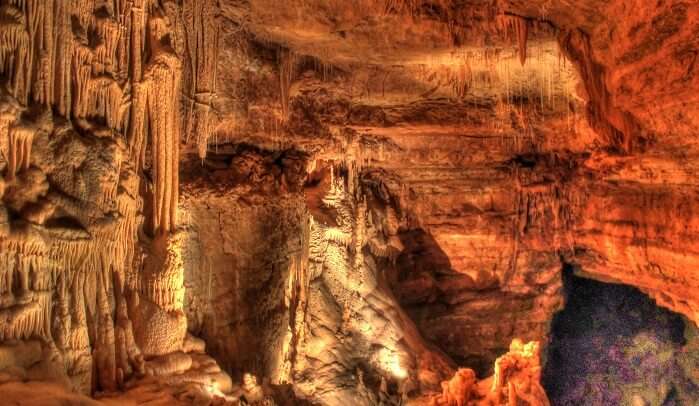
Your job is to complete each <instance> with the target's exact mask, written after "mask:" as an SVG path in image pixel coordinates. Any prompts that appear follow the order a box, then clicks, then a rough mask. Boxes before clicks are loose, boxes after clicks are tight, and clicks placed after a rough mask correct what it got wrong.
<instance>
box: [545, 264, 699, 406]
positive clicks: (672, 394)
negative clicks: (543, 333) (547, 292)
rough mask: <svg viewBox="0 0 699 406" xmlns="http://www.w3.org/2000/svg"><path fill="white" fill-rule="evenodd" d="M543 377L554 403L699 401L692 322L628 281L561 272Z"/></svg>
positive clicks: (698, 348)
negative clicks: (559, 306) (561, 296)
mask: <svg viewBox="0 0 699 406" xmlns="http://www.w3.org/2000/svg"><path fill="white" fill-rule="evenodd" d="M564 284H565V294H566V299H567V301H566V306H565V308H564V309H563V310H562V311H560V312H559V313H558V314H557V315H556V316H555V317H554V320H553V323H552V328H551V342H550V344H549V347H548V350H547V362H546V365H545V367H544V370H543V376H542V383H543V386H544V388H545V389H546V392H547V393H548V395H549V397H550V399H551V402H552V404H553V405H633V406H637V405H639V406H641V405H659V406H660V405H663V406H665V405H667V406H669V405H695V404H699V373H697V371H699V369H698V367H699V337H697V329H696V326H694V325H693V324H692V323H691V322H689V321H685V319H684V318H683V317H682V316H681V315H679V314H677V313H673V312H671V311H669V310H666V309H664V308H661V307H658V306H657V305H656V303H655V302H654V301H653V300H652V299H650V298H649V297H648V296H646V295H645V294H644V293H642V292H641V291H640V290H638V289H636V288H633V287H630V286H626V285H617V284H610V283H603V282H598V281H595V280H590V279H586V278H582V277H579V276H577V275H576V273H575V270H574V269H573V268H572V267H567V269H565V270H564Z"/></svg>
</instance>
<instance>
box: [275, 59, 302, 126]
mask: <svg viewBox="0 0 699 406" xmlns="http://www.w3.org/2000/svg"><path fill="white" fill-rule="evenodd" d="M298 60H299V57H298V55H297V54H296V53H295V52H293V51H291V50H288V49H281V50H279V94H280V98H281V106H282V116H283V118H284V119H285V120H286V119H287V118H288V117H289V97H290V92H291V84H292V82H293V80H294V77H295V76H296V69H297V66H296V65H297V64H298Z"/></svg>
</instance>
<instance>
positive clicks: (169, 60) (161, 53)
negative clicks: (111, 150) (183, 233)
mask: <svg viewBox="0 0 699 406" xmlns="http://www.w3.org/2000/svg"><path fill="white" fill-rule="evenodd" d="M148 32H149V33H150V37H149V41H148V46H149V49H150V52H151V55H150V59H149V60H148V61H147V63H146V64H145V65H144V67H143V72H142V73H143V77H142V80H141V81H140V82H138V83H135V84H134V88H133V91H134V95H133V102H132V109H131V135H130V143H131V157H132V159H133V160H134V161H135V163H136V168H138V169H139V170H140V169H143V166H144V163H145V162H144V161H145V153H146V140H147V139H148V135H150V141H151V145H150V148H151V154H152V165H153V182H154V185H153V198H152V215H151V221H150V224H149V226H150V230H151V231H152V232H153V234H167V233H168V232H170V231H171V230H174V229H175V226H176V222H177V201H178V199H179V169H178V168H179V144H180V120H179V117H178V113H179V95H180V86H181V83H180V81H181V72H182V66H181V62H180V60H179V58H178V56H177V55H176V53H175V51H174V49H173V48H172V46H171V44H170V43H169V35H168V31H167V25H166V21H165V19H164V17H163V16H161V15H159V14H157V13H154V14H153V15H151V16H150V19H149V21H148Z"/></svg>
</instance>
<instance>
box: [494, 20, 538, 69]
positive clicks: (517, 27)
mask: <svg viewBox="0 0 699 406" xmlns="http://www.w3.org/2000/svg"><path fill="white" fill-rule="evenodd" d="M497 23H498V28H499V30H500V32H501V33H503V34H504V35H505V37H506V38H508V39H512V38H514V39H516V40H517V46H518V50H519V61H520V62H521V63H522V65H524V64H525V63H526V62H527V41H528V39H529V25H530V22H529V20H527V19H526V18H524V17H519V16H513V15H500V16H498V17H497Z"/></svg>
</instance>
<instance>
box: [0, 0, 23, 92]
mask: <svg viewBox="0 0 699 406" xmlns="http://www.w3.org/2000/svg"><path fill="white" fill-rule="evenodd" d="M29 50H30V38H29V33H28V32H27V30H26V18H25V16H24V14H23V13H22V11H21V10H19V9H18V8H17V7H14V6H11V5H3V6H0V72H1V73H3V74H4V75H6V76H7V77H8V78H9V81H10V88H11V89H12V94H13V95H14V96H15V98H17V100H19V101H20V103H22V104H26V102H27V94H28V88H29V83H28V78H27V75H28V74H29V73H28V72H27V68H28V66H29Z"/></svg>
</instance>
